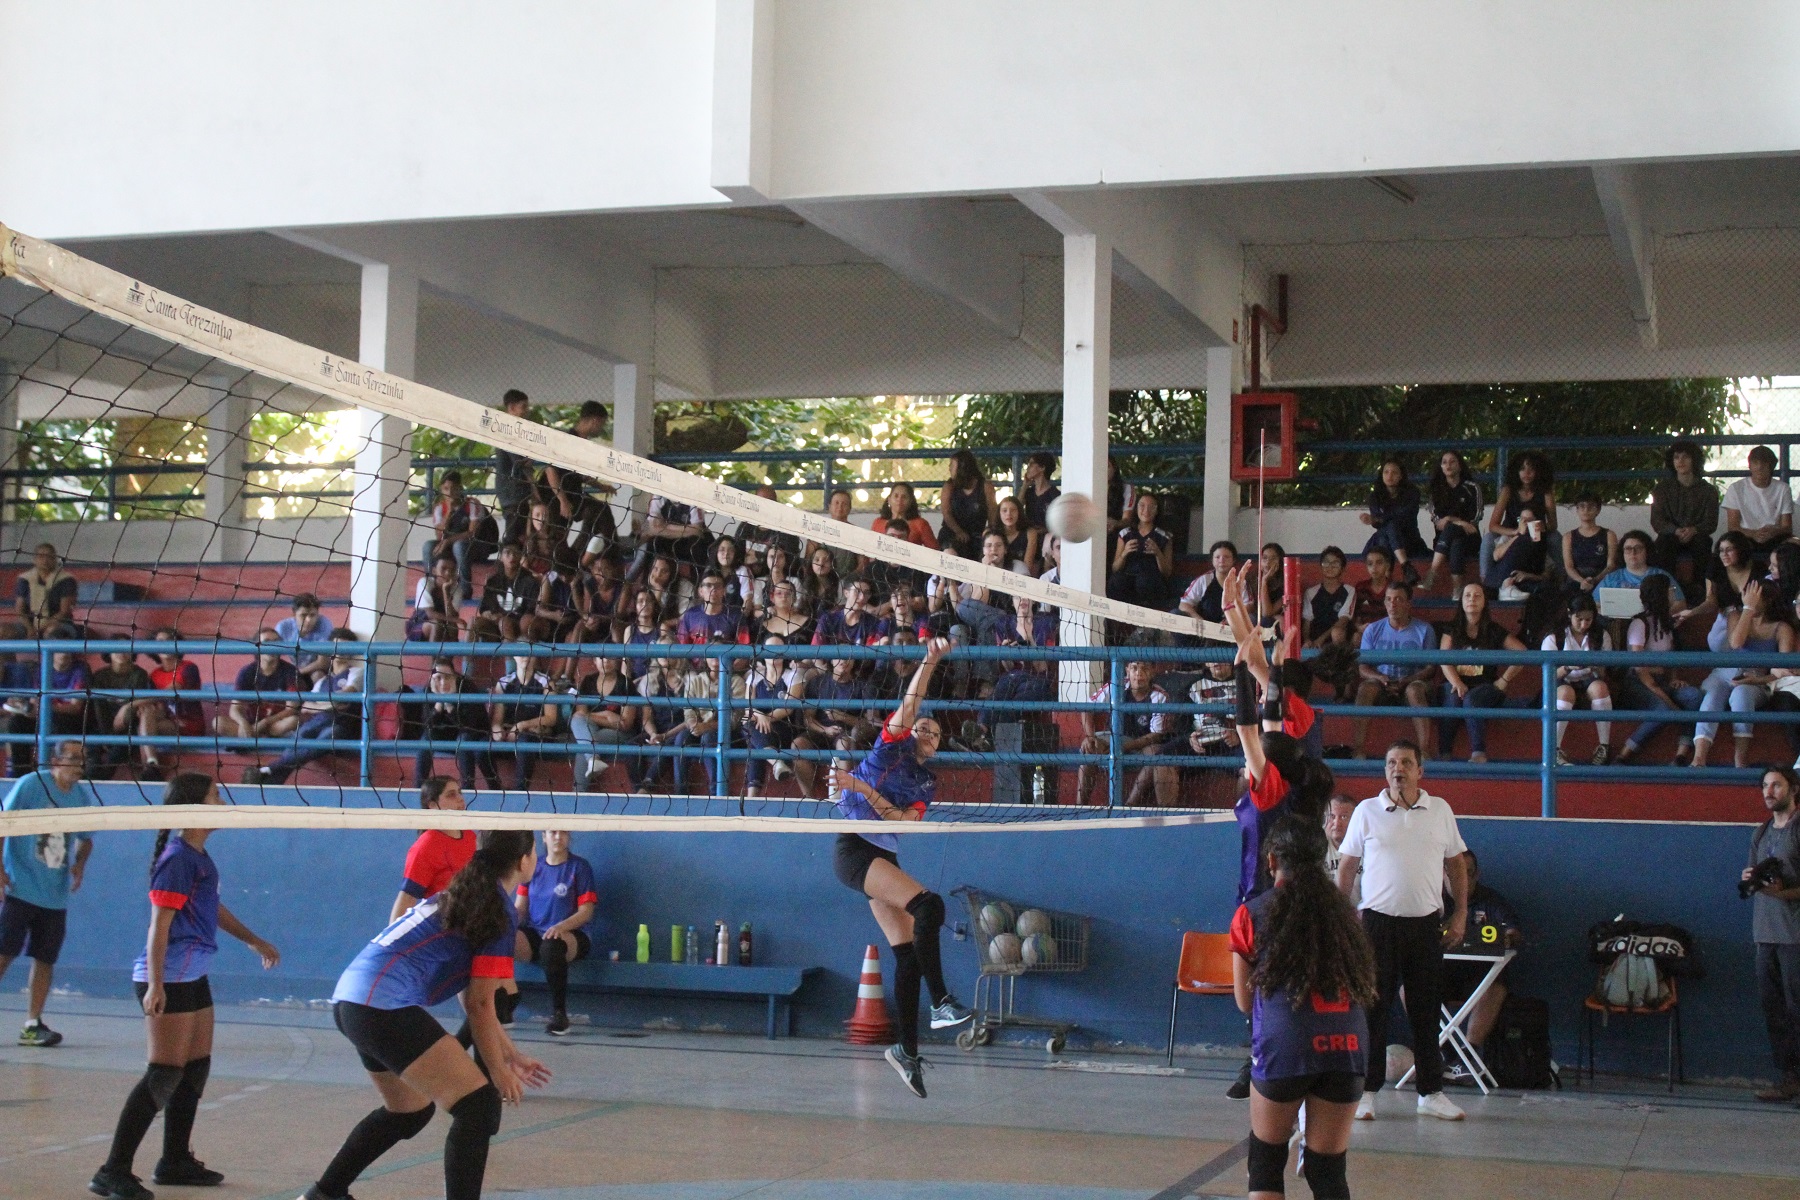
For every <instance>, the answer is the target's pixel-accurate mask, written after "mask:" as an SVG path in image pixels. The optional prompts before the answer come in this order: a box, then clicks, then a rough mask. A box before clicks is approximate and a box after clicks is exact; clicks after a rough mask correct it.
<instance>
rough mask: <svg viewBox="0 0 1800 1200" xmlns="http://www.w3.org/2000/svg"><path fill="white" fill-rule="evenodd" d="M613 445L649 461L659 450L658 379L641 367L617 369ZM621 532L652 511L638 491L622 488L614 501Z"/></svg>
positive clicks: (624, 365)
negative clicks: (654, 452) (649, 457)
mask: <svg viewBox="0 0 1800 1200" xmlns="http://www.w3.org/2000/svg"><path fill="white" fill-rule="evenodd" d="M612 444H613V447H614V448H615V449H618V450H623V451H625V452H626V453H627V454H636V455H640V456H645V457H647V456H648V455H649V454H650V452H651V451H652V450H654V449H655V448H656V376H655V375H653V374H652V373H651V372H650V369H649V368H648V367H642V366H639V365H638V364H637V363H618V364H617V365H615V366H614V367H613V428H612ZM613 503H614V504H615V505H616V506H617V508H618V512H617V514H616V515H617V517H618V518H619V532H620V533H626V532H628V531H629V530H630V528H631V525H632V523H633V521H635V520H636V519H637V518H639V517H642V516H643V515H644V513H645V512H646V511H647V510H648V507H649V504H650V497H649V495H647V494H646V493H644V492H643V491H641V490H640V489H638V488H629V487H622V488H620V489H619V494H618V495H617V496H616V497H614V499H613Z"/></svg>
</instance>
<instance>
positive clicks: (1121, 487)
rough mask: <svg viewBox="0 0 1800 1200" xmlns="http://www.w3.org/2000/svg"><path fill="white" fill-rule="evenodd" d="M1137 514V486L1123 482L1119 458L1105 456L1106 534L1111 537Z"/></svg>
mask: <svg viewBox="0 0 1800 1200" xmlns="http://www.w3.org/2000/svg"><path fill="white" fill-rule="evenodd" d="M1136 515H1137V486H1136V485H1135V484H1130V483H1126V482H1125V476H1124V475H1122V474H1120V472H1119V460H1118V459H1116V458H1114V457H1112V455H1110V454H1109V455H1107V456H1106V536H1107V537H1108V538H1110V537H1112V536H1113V535H1114V534H1116V533H1118V532H1119V530H1121V529H1123V528H1125V526H1126V525H1127V524H1129V523H1130V522H1131V520H1132V518H1133V517H1135V516H1136Z"/></svg>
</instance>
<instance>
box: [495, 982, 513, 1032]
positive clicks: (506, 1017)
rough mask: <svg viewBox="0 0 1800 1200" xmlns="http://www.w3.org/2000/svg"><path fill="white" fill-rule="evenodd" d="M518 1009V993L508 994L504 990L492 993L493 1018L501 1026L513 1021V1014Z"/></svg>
mask: <svg viewBox="0 0 1800 1200" xmlns="http://www.w3.org/2000/svg"><path fill="white" fill-rule="evenodd" d="M518 1007H519V993H517V992H509V991H507V990H506V989H505V988H497V989H495V991H494V1016H495V1017H497V1018H499V1021H500V1023H501V1024H502V1025H504V1024H506V1023H507V1022H508V1021H510V1020H512V1019H513V1012H514V1011H515V1010H516V1009H517V1008H518Z"/></svg>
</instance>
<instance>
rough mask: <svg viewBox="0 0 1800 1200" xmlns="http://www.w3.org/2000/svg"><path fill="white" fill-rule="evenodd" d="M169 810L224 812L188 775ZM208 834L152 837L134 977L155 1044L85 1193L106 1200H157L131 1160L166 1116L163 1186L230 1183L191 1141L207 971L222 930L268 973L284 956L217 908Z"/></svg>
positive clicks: (169, 792) (207, 1026) (205, 1036)
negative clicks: (193, 807) (145, 925)
mask: <svg viewBox="0 0 1800 1200" xmlns="http://www.w3.org/2000/svg"><path fill="white" fill-rule="evenodd" d="M163 803H164V804H165V805H172V804H221V803H223V801H222V800H220V799H219V788H218V785H217V784H216V783H214V782H213V780H212V779H211V778H210V777H208V776H206V775H201V774H199V773H198V772H195V771H183V772H182V773H181V774H179V775H177V776H175V778H173V779H171V780H170V781H169V782H168V784H167V785H166V786H165V788H164V791H163ZM210 833H211V830H207V829H184V830H182V831H181V833H180V836H178V837H171V836H170V831H169V830H166V829H165V830H163V831H162V832H161V833H160V834H158V835H157V838H156V850H155V852H154V853H153V854H152V856H151V867H150V936H149V939H148V945H147V946H146V947H145V949H144V953H142V954H140V955H139V956H138V960H137V963H136V965H135V966H134V967H133V969H132V972H131V978H132V980H133V981H134V983H135V985H136V991H137V998H138V1003H140V1004H141V1005H143V1008H144V1022H145V1025H146V1026H147V1032H148V1035H149V1036H148V1041H149V1044H150V1055H149V1059H150V1061H149V1065H148V1067H146V1069H145V1071H144V1077H143V1078H142V1079H140V1080H138V1083H137V1086H136V1087H134V1088H132V1089H131V1094H130V1095H129V1096H127V1097H126V1098H125V1107H124V1108H123V1109H121V1110H120V1112H119V1123H118V1125H117V1127H116V1128H115V1129H114V1131H113V1141H112V1150H111V1152H110V1153H109V1154H108V1155H107V1156H106V1162H105V1164H104V1165H103V1166H102V1167H101V1168H100V1169H99V1170H98V1171H97V1172H95V1173H94V1178H93V1180H92V1182H90V1183H89V1184H88V1190H89V1191H90V1192H93V1193H94V1194H95V1195H96V1196H102V1197H106V1198H108V1200H151V1195H152V1193H151V1192H150V1189H148V1188H146V1187H145V1186H144V1185H143V1184H142V1183H141V1182H140V1181H139V1180H138V1177H137V1176H136V1175H135V1174H133V1173H132V1169H131V1165H132V1160H133V1159H134V1158H136V1157H137V1149H138V1146H139V1145H140V1144H141V1143H142V1142H143V1140H144V1134H146V1133H147V1132H149V1129H150V1123H151V1122H152V1121H154V1120H155V1119H156V1114H157V1113H159V1112H160V1113H162V1114H163V1152H162V1158H161V1159H160V1160H158V1162H157V1164H156V1171H155V1174H154V1176H153V1178H154V1179H155V1181H156V1182H157V1183H159V1184H169V1185H171V1186H189V1187H216V1186H217V1185H218V1184H220V1183H222V1182H224V1179H225V1176H224V1175H222V1174H220V1173H219V1172H217V1171H213V1170H209V1169H208V1168H207V1166H206V1164H205V1163H203V1162H201V1161H200V1160H199V1159H197V1158H195V1157H194V1150H193V1146H192V1144H191V1143H192V1135H193V1132H194V1117H195V1114H196V1113H198V1112H199V1110H200V1097H201V1095H203V1094H204V1093H205V1091H206V1079H207V1076H208V1075H209V1074H210V1073H211V1071H212V1041H213V1002H212V987H211V985H210V984H209V983H208V982H207V978H206V970H207V967H208V966H209V965H210V964H211V963H212V958H213V955H214V954H215V953H217V952H218V948H219V942H218V931H219V930H221V929H223V930H224V931H225V932H226V933H229V934H230V935H231V936H232V937H234V938H237V939H238V940H239V941H241V942H243V943H244V944H245V945H247V946H249V947H250V948H251V949H252V950H254V951H256V954H257V957H259V958H261V959H262V964H263V967H264V969H265V970H266V969H268V968H271V967H273V966H275V965H276V964H277V963H279V962H280V961H281V952H280V951H278V950H276V949H275V947H274V946H271V945H270V944H269V943H268V942H265V941H263V940H262V939H261V938H259V937H257V936H256V935H255V934H254V933H251V932H250V930H249V929H248V928H247V927H246V926H245V925H244V923H243V922H242V921H240V920H238V919H237V918H236V917H235V916H233V915H232V913H231V910H230V909H229V908H226V907H225V906H224V905H223V904H221V903H219V868H218V867H217V866H215V865H214V863H213V860H212V858H211V856H210V855H208V854H207V853H206V839H207V836H208V835H209V834H210Z"/></svg>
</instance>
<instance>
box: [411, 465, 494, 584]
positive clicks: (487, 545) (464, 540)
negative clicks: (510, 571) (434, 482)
mask: <svg viewBox="0 0 1800 1200" xmlns="http://www.w3.org/2000/svg"><path fill="white" fill-rule="evenodd" d="M431 528H432V532H433V533H435V534H436V535H437V536H435V537H433V538H431V539H430V540H429V541H427V542H426V543H425V553H424V556H423V557H422V558H421V560H420V561H421V563H422V564H423V566H424V568H425V570H426V571H427V572H430V571H431V570H432V564H433V563H435V562H436V561H437V560H438V559H440V558H449V559H451V560H452V561H453V563H454V564H455V566H456V577H457V578H458V579H460V580H462V582H463V586H465V587H467V586H469V584H470V582H471V581H472V580H473V578H474V574H473V572H474V568H475V567H476V566H478V565H479V564H481V563H484V562H486V561H487V560H488V559H489V558H490V557H492V555H493V553H494V550H495V547H496V543H497V542H498V541H499V525H498V522H495V521H494V520H493V518H492V517H491V516H489V515H488V510H487V505H485V504H483V503H482V502H481V501H479V500H477V499H476V498H475V497H473V496H471V495H469V494H468V493H466V492H464V491H463V477H462V472H461V471H445V472H444V473H443V474H442V475H441V476H439V477H438V500H437V503H436V504H433V505H432V506H431Z"/></svg>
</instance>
